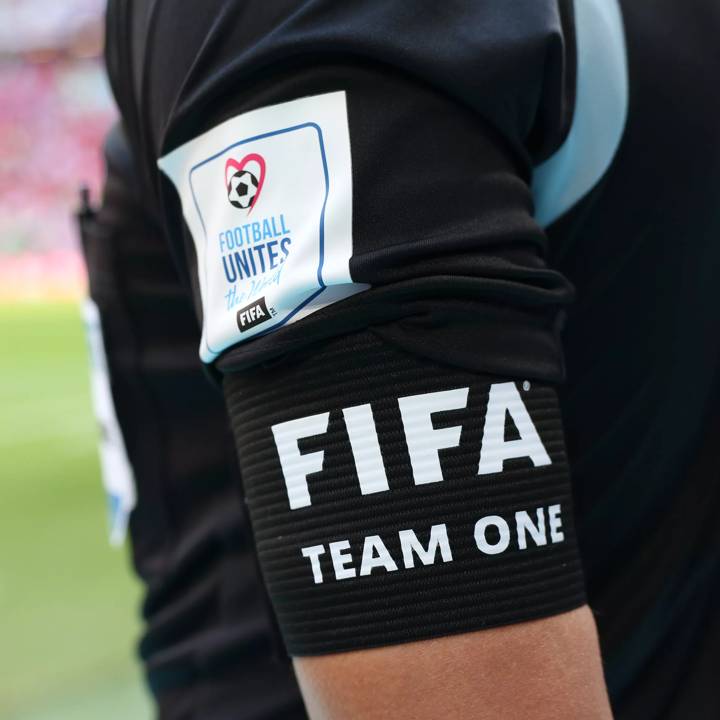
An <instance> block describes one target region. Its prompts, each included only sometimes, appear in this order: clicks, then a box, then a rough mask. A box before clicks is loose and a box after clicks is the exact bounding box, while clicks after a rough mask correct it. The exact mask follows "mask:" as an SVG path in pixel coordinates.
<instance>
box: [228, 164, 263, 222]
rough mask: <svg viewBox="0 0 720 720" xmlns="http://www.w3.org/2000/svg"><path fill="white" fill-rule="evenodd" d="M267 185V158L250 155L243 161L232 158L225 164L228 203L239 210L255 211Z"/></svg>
mask: <svg viewBox="0 0 720 720" xmlns="http://www.w3.org/2000/svg"><path fill="white" fill-rule="evenodd" d="M264 183H265V158H264V157H263V156H262V155H258V154H257V153H250V154H249V155H246V156H245V157H244V158H243V159H242V160H240V161H237V160H234V159H233V158H230V159H229V160H228V161H227V162H226V163H225V187H226V189H227V196H228V201H229V202H230V204H231V205H232V206H233V207H236V208H238V209H239V210H247V211H248V215H249V214H250V213H251V212H252V211H253V208H254V207H255V205H257V202H258V200H259V199H260V193H261V192H262V188H263V184H264Z"/></svg>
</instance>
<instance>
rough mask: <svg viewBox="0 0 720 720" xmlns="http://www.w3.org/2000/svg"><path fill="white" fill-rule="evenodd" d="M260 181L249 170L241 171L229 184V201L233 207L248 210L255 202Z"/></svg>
mask: <svg viewBox="0 0 720 720" xmlns="http://www.w3.org/2000/svg"><path fill="white" fill-rule="evenodd" d="M257 189H258V179H257V178H256V177H255V176H254V175H253V174H252V173H251V172H250V171H249V170H239V171H238V172H236V173H235V174H234V175H233V176H232V177H231V178H230V181H229V182H228V188H227V191H228V200H229V201H230V204H231V205H232V206H233V207H236V208H240V209H241V210H247V209H248V208H251V207H252V205H253V202H255V196H256V195H257Z"/></svg>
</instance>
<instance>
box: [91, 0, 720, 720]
mask: <svg viewBox="0 0 720 720" xmlns="http://www.w3.org/2000/svg"><path fill="white" fill-rule="evenodd" d="M719 28H720V10H718V9H717V8H716V7H715V5H714V4H713V3H711V2H708V1H707V0H705V1H701V0H693V2H683V3H680V2H678V1H677V0H675V1H674V2H673V1H670V0H665V1H664V2H661V3H652V4H650V3H640V4H638V3H629V2H627V3H620V4H619V5H618V4H616V3H614V2H610V3H607V2H593V1H591V0H577V1H576V2H575V3H573V2H555V1H550V0H548V2H545V1H543V2H538V0H528V2H521V3H513V4H512V8H510V7H509V5H508V4H507V3H503V2H490V1H488V2H474V3H465V2H456V3H450V4H447V3H446V4H445V5H443V6H437V5H436V4H432V3H424V2H423V3H413V4H411V5H410V4H407V3H394V2H392V3H391V2H371V1H369V0H368V2H362V3H354V4H340V3H331V2H324V1H321V0H315V1H313V2H304V3H301V4H297V3H280V2H278V3H272V4H265V5H262V4H259V3H238V2H233V1H231V0H214V1H213V2H206V3H203V4H202V7H199V6H197V4H191V3H187V4H182V3H181V4H178V3H167V2H154V3H145V2H131V1H129V0H116V1H115V2H111V3H110V8H109V13H108V49H107V55H108V66H109V71H110V78H111V82H112V85H113V88H114V92H115V95H116V98H117V100H118V103H119V105H120V109H121V113H122V118H123V125H124V133H125V135H126V136H127V140H128V144H129V148H130V153H131V154H132V155H133V157H134V161H135V163H136V166H137V171H136V175H135V180H134V181H133V184H134V185H135V186H136V188H138V189H139V195H140V196H141V200H142V205H144V206H146V207H149V208H150V212H151V213H152V215H153V217H154V218H157V219H154V220H153V221H152V222H151V223H150V225H149V227H151V228H152V230H151V231H150V232H147V231H143V234H142V242H140V243H135V244H133V242H131V241H130V240H127V241H125V240H124V239H122V238H121V237H120V235H121V234H124V233H123V232H122V231H121V233H118V232H116V233H115V234H114V236H113V237H114V238H115V240H114V241H113V243H110V245H112V246H113V247H115V246H116V247H117V249H115V250H113V253H112V254H114V256H115V257H114V261H113V263H109V264H108V265H107V266H106V267H105V271H106V272H105V275H106V277H112V276H115V275H118V274H121V276H122V277H124V278H125V281H124V282H123V283H122V284H121V287H123V288H125V290H124V292H127V293H129V296H130V298H131V300H128V298H127V297H125V299H123V300H122V304H123V305H125V306H126V307H127V305H128V303H137V304H138V308H140V307H142V308H143V309H145V308H147V310H148V314H145V313H144V312H139V313H135V316H133V314H131V313H130V314H128V313H127V312H125V313H124V314H123V320H122V322H121V323H120V324H116V325H115V327H116V328H120V330H119V332H121V333H124V332H127V333H129V334H130V335H131V336H132V337H133V344H132V345H127V344H126V343H125V342H124V341H123V340H122V339H120V340H117V341H116V344H115V345H114V346H113V342H112V339H108V340H106V343H107V344H108V359H109V364H110V369H111V372H113V374H114V376H117V377H118V378H119V379H118V380H117V382H116V386H115V388H114V392H115V395H116V400H117V401H118V403H119V404H120V405H121V407H120V408H119V411H118V417H119V419H120V422H121V425H123V427H124V428H127V430H126V434H127V433H129V434H130V436H131V437H130V440H129V441H127V445H128V451H129V453H130V455H131V460H133V465H134V466H135V472H136V477H137V479H138V499H139V501H138V508H137V510H136V511H135V516H134V518H133V521H132V525H131V531H132V534H133V542H134V547H135V556H136V561H137V563H138V567H139V568H140V570H141V572H142V573H143V574H144V576H145V577H146V578H147V579H148V587H149V593H148V602H147V603H146V618H147V621H148V633H147V636H146V639H145V640H144V642H143V650H144V655H145V658H146V660H147V662H148V667H149V671H150V679H151V684H153V686H154V687H155V688H156V690H157V692H158V694H159V695H160V696H161V698H165V700H164V702H166V703H170V702H173V703H180V704H182V703H183V702H186V703H192V702H196V703H198V707H203V706H204V707H206V708H207V707H210V705H209V704H208V703H212V702H215V701H213V700H211V698H213V697H214V696H216V697H217V698H222V700H217V702H218V705H217V706H218V707H220V703H221V702H227V703H229V705H226V706H225V707H228V706H229V707H232V703H233V701H234V699H233V695H232V693H230V692H228V688H229V687H230V686H232V683H233V681H234V678H235V677H238V678H245V680H244V681H243V682H248V678H252V677H253V670H254V671H255V672H258V670H257V667H253V668H252V669H250V666H252V660H251V658H253V657H260V656H262V657H269V655H270V654H271V650H270V649H269V645H268V642H269V641H268V638H270V637H271V636H272V632H271V625H272V622H273V619H272V617H271V616H270V613H269V612H266V610H265V608H264V607H262V598H261V595H262V594H263V592H264V590H263V589H262V588H261V587H260V582H259V575H258V574H257V571H256V569H255V568H254V566H253V565H252V562H251V561H250V559H249V556H250V554H251V552H252V548H251V545H250V540H249V538H248V536H247V525H246V524H245V521H244V520H243V517H244V516H243V513H242V512H241V510H240V505H241V504H240V502H239V497H240V492H239V490H240V479H239V478H238V468H237V466H236V464H235V461H234V460H233V458H232V453H231V452H230V451H229V449H228V448H229V447H230V442H231V441H230V436H229V428H230V425H232V428H233V431H234V436H235V445H236V448H237V451H238V454H239V458H240V463H239V469H240V473H239V475H241V476H242V486H243V493H244V497H245V501H246V503H247V506H248V508H249V511H250V517H251V521H252V527H253V532H254V538H255V543H256V544H257V553H258V555H259V558H260V564H261V566H262V573H263V577H264V585H265V586H266V587H267V588H268V589H269V591H270V596H271V599H272V601H273V606H274V612H275V614H276V615H277V618H278V620H279V623H280V627H281V630H282V635H283V637H284V639H285V642H286V644H287V645H288V647H289V649H290V651H291V652H292V653H294V654H307V653H315V652H333V651H336V650H339V649H352V648H354V647H367V646H370V645H377V644H382V643H384V642H403V641H408V640H414V639H420V638H423V637H430V636H433V635H438V634H446V633H450V632H465V631H469V630H474V629H478V628H482V627H488V626H492V625H497V624H503V623H506V622H517V621H521V620H523V619H528V618H531V617H538V616H543V615H547V614H551V613H554V612H562V611H563V610H565V609H568V608H570V607H575V606H577V605H578V604H581V603H582V602H584V601H585V597H586V596H585V592H586V593H587V600H588V602H589V603H590V605H591V607H592V608H593V610H594V611H595V615H596V619H597V622H598V627H599V631H600V639H601V645H602V650H603V660H604V665H605V672H606V678H607V682H608V687H609V690H610V694H611V698H612V701H613V705H614V709H615V712H616V715H617V717H620V718H636V717H637V718H653V717H657V718H685V717H707V718H710V717H715V716H716V715H717V714H718V712H719V711H720V697H719V696H718V691H717V689H716V685H715V683H714V681H713V672H712V670H713V669H714V668H715V667H717V653H718V641H719V640H720V638H719V637H718V623H719V622H720V617H719V616H718V612H717V607H718V604H717V589H718V582H719V581H720V568H719V567H718V553H720V542H718V541H719V540H720V539H719V538H718V537H717V530H716V529H715V525H714V522H713V518H714V515H715V513H716V510H717V506H718V482H717V479H718V472H717V465H718V462H719V461H720V456H718V453H717V450H716V447H715V445H714V443H713V437H714V432H715V428H716V427H717V425H718V422H717V418H716V415H717V402H715V400H716V397H715V395H716V393H717V384H716V380H717V379H718V369H719V368H720V347H719V344H718V333H717V331H716V330H715V329H714V327H713V325H714V323H715V322H716V319H715V313H716V309H717V307H718V297H717V294H718V292H720V291H719V290H718V286H717V283H716V282H715V280H714V271H715V270H717V269H718V266H719V265H720V243H718V240H717V238H718V227H717V225H718V223H719V222H720V220H718V214H717V211H716V208H717V205H716V202H717V200H716V196H717V187H718V179H717V175H718V173H720V156H719V155H720V148H719V147H718V143H717V132H718V131H717V128H718V127H720V125H719V123H718V121H719V120H720V117H719V116H720V107H718V100H717V94H716V93H714V92H713V85H712V83H713V78H714V76H715V73H714V72H713V70H715V69H718V68H716V67H715V66H716V65H717V62H718V57H717V53H716V52H715V51H714V38H715V37H716V35H717V30H718V29H719ZM158 165H159V168H158ZM110 189H111V186H109V190H110ZM113 202H114V200H113V196H112V193H109V194H108V197H107V199H106V212H105V217H104V218H103V216H102V215H101V218H100V219H101V221H104V223H105V224H106V225H112V224H113V223H115V224H117V223H118V218H117V217H114V216H113V215H112V213H111V212H110V208H111V207H112V205H113ZM130 212H131V214H133V216H134V217H135V219H138V217H137V209H135V210H131V211H130ZM102 224H103V222H101V223H100V225H102ZM161 226H162V227H161ZM86 232H90V233H91V231H90V230H86ZM96 232H98V231H97V229H96ZM136 232H137V231H136ZM106 244H107V243H106ZM90 245H92V243H90ZM99 245H101V246H102V245H103V243H102V242H100V243H99ZM123 248H124V249H123ZM150 251H152V257H151V259H150V255H148V254H147V253H149V252H150ZM89 256H90V258H91V262H90V267H91V278H92V277H93V276H95V277H96V278H98V277H102V276H103V267H102V265H103V264H102V263H99V262H97V261H93V260H92V253H89ZM98 264H99V265H100V266H101V267H100V269H99V270H98V269H97V268H95V269H94V267H95V266H97V265H98ZM98 282H99V281H98V280H95V281H94V282H93V292H94V294H96V295H98V294H100V293H99V291H98V290H97V288H98V287H100V285H99V284H98ZM135 282H137V286H135V284H134V283H135ZM136 291H137V294H136ZM573 292H574V301H573ZM111 295H112V293H111ZM118 302H119V301H116V300H109V301H108V300H107V299H106V302H105V311H104V314H105V315H107V316H108V317H110V318H112V316H113V306H114V304H117V303H118ZM192 303H194V307H195V314H194V316H193V315H192V314H191V313H190V312H189V307H190V304H192ZM98 304H99V305H100V308H101V312H103V303H102V302H100V301H98ZM154 312H157V317H156V318H155V319H153V313H154ZM112 323H113V320H112V319H110V320H109V321H107V322H105V321H104V324H105V325H106V326H107V325H112ZM136 326H137V327H138V328H140V329H133V328H135V327H136ZM107 334H108V333H107V327H106V336H107ZM111 337H112V334H111V335H110V338H111ZM118 337H120V338H121V337H122V335H119V336H118ZM180 340H181V343H182V354H179V352H178V351H177V346H178V342H179V341H180ZM193 345H197V346H199V348H200V355H201V357H202V359H203V361H204V362H205V364H206V367H207V368H208V369H209V374H212V375H213V376H214V378H215V380H216V381H219V382H220V384H221V385H222V386H223V391H224V394H225V400H226V406H227V409H228V411H229V416H230V419H229V420H228V416H227V415H226V414H225V410H224V409H223V408H222V407H221V404H220V403H219V397H218V396H215V397H214V396H213V393H214V392H216V391H215V390H213V389H212V388H211V385H210V383H209V382H208V383H207V386H204V385H203V384H202V383H203V382H204V380H203V378H202V377H201V373H200V370H199V364H194V363H192V362H191V361H190V359H189V358H190V356H191V353H190V350H189V348H190V346H193ZM128 347H132V348H134V350H135V352H134V354H133V353H130V352H129V350H128ZM193 354H194V353H193ZM180 357H183V358H185V357H187V358H188V359H187V360H186V361H183V362H182V363H180V365H181V367H178V363H179V360H178V358H180ZM186 366H187V369H186ZM191 366H192V370H191V369H190V367H191ZM149 379H150V380H152V382H150V383H149ZM124 383H125V384H124ZM131 391H132V392H131ZM558 398H559V403H558ZM131 399H132V402H131ZM150 404H151V405H152V407H153V412H152V415H150V410H149V405H150ZM123 405H124V407H125V408H126V411H125V412H123V410H122V406H123ZM146 406H148V407H146ZM149 416H151V417H152V418H153V420H152V423H151V424H150V428H151V429H152V430H153V433H154V435H151V434H150V433H149V432H147V431H146V428H145V423H146V422H149V420H148V417H149ZM561 416H562V423H563V425H564V437H565V439H566V446H565V442H564V441H563V431H562V426H561V424H560V423H561V420H560V417H561ZM138 418H142V422H138ZM133 433H135V435H136V437H134V438H133V437H132V435H133ZM565 447H567V450H566V449H565ZM428 448H430V449H429V450H428ZM159 459H162V462H163V466H164V468H163V471H162V473H158V470H157V463H158V462H159ZM568 465H569V468H570V470H569V471H568ZM208 477H213V478H215V479H214V480H213V481H211V482H208V480H207V478H208ZM330 477H332V479H333V480H334V481H335V484H331V483H330ZM160 478H162V480H160ZM235 493H237V495H235ZM571 496H572V500H571ZM573 502H574V511H573V504H572V503H573ZM168 508H171V509H172V514H171V515H169V514H168V512H169V511H168ZM168 517H175V520H174V521H173V522H169V521H168ZM223 528H226V529H225V530H223ZM218 538H221V541H218ZM581 566H582V573H581V569H580V567H581ZM243 568H244V569H243ZM583 574H584V580H583ZM241 578H242V579H241ZM243 593H249V594H250V595H249V596H251V597H252V598H253V599H252V601H250V600H248V597H246V596H244V595H243ZM218 608H222V611H219V610H218ZM398 608H402V610H403V612H402V617H398ZM251 618H257V620H256V621H253V620H251ZM251 627H252V632H250V628H251ZM258 648H264V650H262V649H261V650H258ZM254 653H255V654H254ZM243 658H244V659H245V660H244V661H243ZM268 662H269V661H268ZM263 667H264V666H263ZM280 667H282V666H278V668H280ZM208 668H212V669H213V671H212V672H208ZM277 672H278V673H280V674H281V675H282V678H283V679H282V680H276V682H278V683H279V684H278V687H280V686H282V687H283V688H284V691H283V692H282V693H278V694H277V698H280V699H281V701H282V702H281V703H280V705H282V703H287V705H285V708H286V710H285V712H286V713H287V712H289V711H288V710H287V707H290V706H292V707H294V708H296V711H297V712H300V713H301V712H302V710H301V708H300V707H299V700H298V697H297V691H296V689H295V687H294V684H293V681H292V678H291V676H290V675H289V674H288V672H287V668H286V667H285V669H284V670H281V669H278V670H277ZM209 677H215V678H217V683H216V685H214V684H213V682H212V681H211V680H210V679H209ZM264 677H269V676H264ZM223 678H229V679H228V681H227V682H225V680H224V679H223ZM249 682H250V683H251V684H252V683H253V681H252V679H251V680H250V681H249ZM255 685H256V686H257V687H258V688H260V687H262V683H261V682H260V681H257V682H256V683H255ZM183 688H184V689H185V693H183ZM188 688H192V689H193V690H192V691H191V690H188ZM193 692H194V693H195V695H194V697H196V698H197V697H200V696H202V698H203V700H192V699H188V698H191V697H192V696H193ZM264 696H265V697H267V694H264ZM247 697H248V696H245V700H243V701H242V702H246V701H247ZM277 698H276V699H277ZM237 702H238V703H240V702H241V700H240V699H237ZM257 707H258V708H260V709H258V710H255V711H254V712H256V714H257V717H271V716H273V715H272V714H268V713H272V712H273V711H274V712H282V710H278V708H277V707H275V708H273V707H272V706H271V705H270V706H265V707H264V708H262V707H261V705H258V706H257ZM169 712H170V711H169ZM222 712H223V711H220V710H219V711H218V714H217V716H218V717H223V715H222ZM263 712H265V713H266V714H265V715H263V714H262V713H263ZM172 716H173V715H168V717H172ZM179 716H180V715H178V717H179ZM278 716H279V715H278ZM282 716H283V717H286V716H288V715H287V714H286V715H282ZM203 717H210V715H208V714H207V713H206V714H203Z"/></svg>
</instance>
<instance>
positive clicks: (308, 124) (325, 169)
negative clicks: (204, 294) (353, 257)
mask: <svg viewBox="0 0 720 720" xmlns="http://www.w3.org/2000/svg"><path fill="white" fill-rule="evenodd" d="M305 128H313V129H314V130H315V131H316V132H317V134H318V141H319V143H320V156H321V158H322V164H323V172H324V174H325V198H324V199H323V204H322V210H321V211H320V262H319V264H318V269H317V279H318V285H319V286H320V287H319V289H318V290H316V291H315V292H313V294H312V295H310V296H309V297H308V298H306V299H305V300H303V301H302V302H301V303H300V304H299V305H298V306H297V307H296V308H295V309H294V310H291V311H290V312H289V313H288V314H287V315H286V316H285V317H284V318H283V319H282V320H280V321H279V322H276V323H275V324H274V325H271V326H270V327H267V328H265V329H264V330H263V331H262V332H259V333H256V334H255V335H251V336H250V337H248V338H247V340H252V339H254V338H256V337H260V336H262V335H265V334H267V333H269V332H272V331H273V330H276V329H277V328H279V327H282V326H283V325H285V324H286V323H287V322H288V321H289V320H290V319H291V318H293V317H294V316H295V315H296V314H297V313H298V312H300V310H302V309H303V308H304V307H305V306H306V305H307V304H308V303H309V302H311V301H312V300H314V299H315V298H316V297H317V296H318V295H320V293H321V292H322V291H323V290H325V288H326V285H325V283H324V282H323V279H322V269H323V264H324V262H325V206H326V205H327V200H328V195H329V194H330V174H329V173H328V167H327V158H326V157H325V142H324V141H323V134H322V130H321V128H320V126H319V125H318V124H317V123H314V122H306V123H302V124H300V125H293V126H292V127H287V128H283V129H282V130H274V131H273V132H269V133H263V134H262V135H254V136H253V137H250V138H246V139H245V140H240V142H236V143H233V144H232V145H228V147H226V148H225V149H224V150H221V151H220V152H218V153H215V154H214V155H211V156H210V157H209V158H207V159H206V160H203V161H202V162H199V163H198V164H197V165H194V166H193V167H192V168H191V169H190V172H189V173H188V184H189V185H190V194H191V195H192V199H193V203H194V204H195V209H196V210H197V214H198V217H199V218H200V224H201V225H202V229H203V234H204V235H205V256H206V257H207V245H208V236H207V229H206V228H205V221H204V220H203V216H202V213H201V212H200V206H199V205H198V202H197V199H196V197H195V188H193V184H192V175H193V173H194V172H195V171H196V170H197V169H198V168H200V167H202V166H203V165H206V164H207V163H209V162H212V161H213V160H216V159H217V158H219V157H220V156H221V155H224V154H225V153H226V152H229V151H230V150H232V149H233V148H236V147H239V146H240V145H245V144H247V143H249V142H254V141H255V140H264V139H265V138H269V137H272V136H273V135H282V134H284V133H289V132H293V131H295V130H303V129H305ZM205 287H206V288H207V287H208V279H207V262H206V263H205ZM204 340H205V346H206V347H207V349H208V350H209V351H210V352H211V353H214V354H215V355H216V356H217V355H219V354H220V353H222V352H224V351H225V350H227V348H223V349H222V350H215V349H213V348H211V347H210V343H208V341H207V337H204ZM228 347H229V346H228Z"/></svg>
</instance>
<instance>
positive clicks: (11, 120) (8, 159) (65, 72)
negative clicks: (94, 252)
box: [0, 0, 115, 300]
mask: <svg viewBox="0 0 720 720" xmlns="http://www.w3.org/2000/svg"><path fill="white" fill-rule="evenodd" d="M103 10H104V2H103V0H63V2H62V3H58V2H48V0H0V300H20V299H41V300H42V299H56V298H74V297H78V296H80V295H81V294H82V293H83V291H84V282H85V281H84V275H83V269H82V263H81V261H80V257H79V254H78V245H77V238H76V233H75V227H74V221H73V217H72V210H73V209H74V208H75V207H77V205H78V195H79V189H80V187H82V186H83V185H86V186H88V187H89V188H90V190H91V193H92V196H93V197H95V198H97V197H98V194H99V191H100V186H101V184H102V163H101V157H100V147H101V145H102V139H103V136H104V134H105V132H106V131H107V128H108V127H109V125H110V124H111V122H112V120H113V117H114V114H115V111H114V108H113V103H112V100H111V97H110V91H109V88H108V85H107V82H106V80H105V76H104V73H103V70H102V64H101V60H100V55H101V48H102V13H103Z"/></svg>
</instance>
